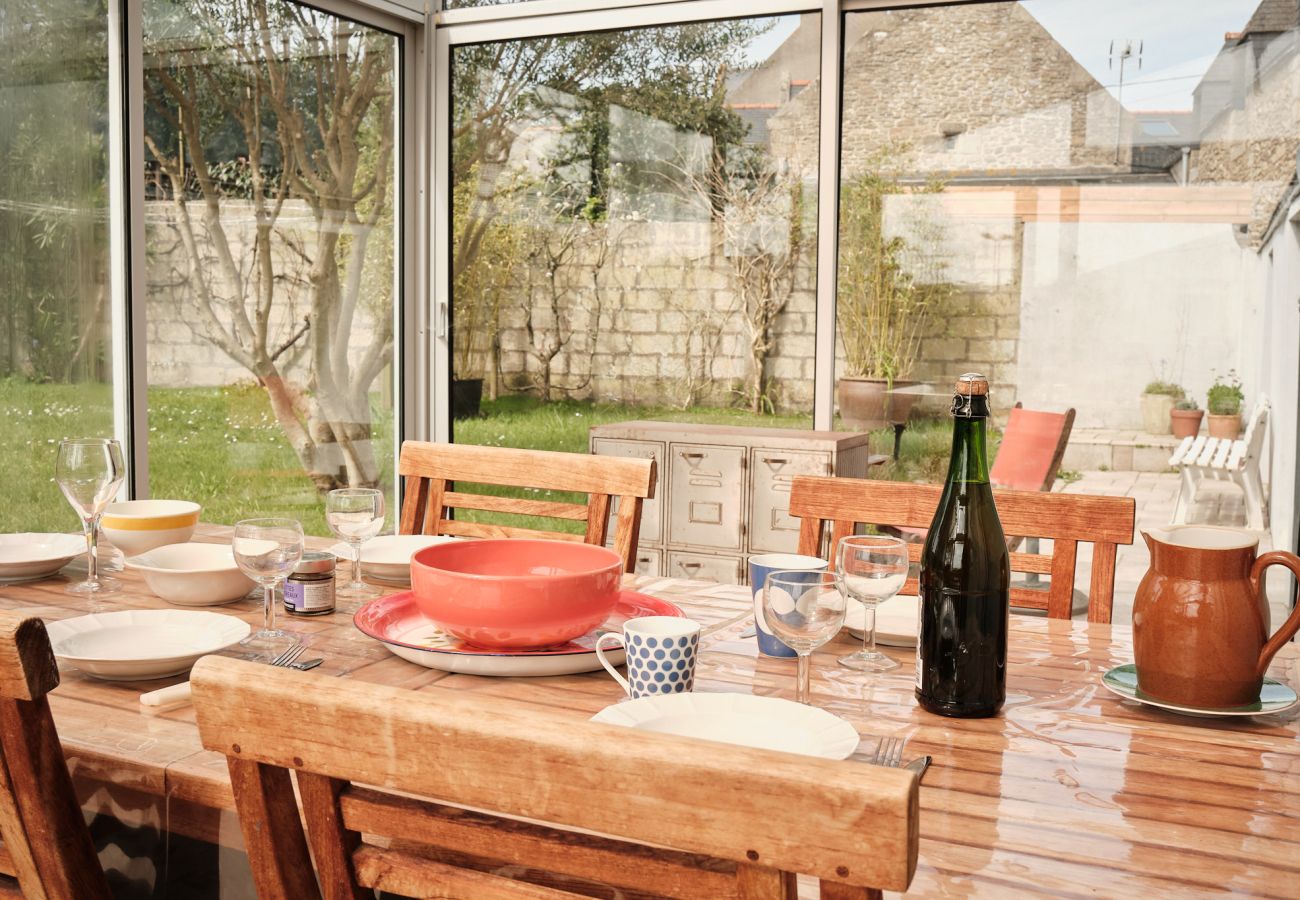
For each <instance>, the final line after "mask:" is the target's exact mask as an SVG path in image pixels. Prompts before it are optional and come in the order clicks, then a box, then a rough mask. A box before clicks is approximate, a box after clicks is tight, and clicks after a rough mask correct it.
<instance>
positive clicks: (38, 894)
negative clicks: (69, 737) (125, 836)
mask: <svg viewBox="0 0 1300 900" xmlns="http://www.w3.org/2000/svg"><path fill="white" fill-rule="evenodd" d="M58 684H59V670H58V665H57V663H56V662H55V660H54V651H53V650H52V649H51V647H50V639H49V635H48V634H47V633H46V631H45V623H44V622H42V621H41V620H40V619H38V618H35V617H33V616H30V615H28V614H25V613H23V612H22V611H17V610H4V611H0V836H2V837H3V839H4V850H5V856H6V860H5V862H6V864H7V866H6V870H7V871H9V872H11V873H12V874H14V875H15V876H16V877H17V879H18V883H19V885H20V887H21V888H22V892H23V895H24V896H25V897H29V898H33V900H101V898H103V900H107V898H108V897H109V896H110V894H109V890H108V883H107V881H106V880H105V878H104V873H103V871H102V870H101V869H100V866H99V859H98V857H97V855H96V853H95V847H94V844H93V843H92V842H91V839H90V832H89V831H88V830H87V829H86V823H85V819H84V818H83V817H82V814H81V807H80V805H79V804H78V803H77V797H76V794H75V792H74V791H73V788H72V779H71V777H70V776H69V775H68V768H67V763H66V762H65V760H64V757H63V745H62V744H61V743H60V741H59V735H58V732H57V731H56V730H55V727H54V718H53V716H52V715H51V714H50V706H49V701H48V700H47V699H46V694H47V693H49V692H50V691H51V690H53V689H54V688H55V687H57V686H58Z"/></svg>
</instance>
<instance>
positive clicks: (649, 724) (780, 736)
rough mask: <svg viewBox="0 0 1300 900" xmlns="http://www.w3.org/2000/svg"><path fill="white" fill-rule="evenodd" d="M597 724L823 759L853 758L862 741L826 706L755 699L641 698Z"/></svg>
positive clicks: (605, 712)
mask: <svg viewBox="0 0 1300 900" xmlns="http://www.w3.org/2000/svg"><path fill="white" fill-rule="evenodd" d="M591 721H593V722H604V723H605V724H607V725H623V726H626V727H628V728H638V729H641V730H642V731H656V732H659V733H661V734H675V735H678V736H680V737H691V738H697V739H699V740H705V741H718V742H720V743H724V744H739V745H741V746H743V747H755V748H758V749H760V750H780V751H782V752H785V753H797V754H799V755H801V756H818V757H821V758H823V759H848V758H849V757H850V756H852V755H853V752H854V751H855V750H857V749H858V742H859V740H860V737H859V735H858V730H857V729H856V728H854V727H853V725H852V724H850V723H849V722H848V721H846V720H844V719H841V718H840V717H839V716H837V715H834V714H833V713H829V712H827V711H826V710H824V709H821V708H820V707H816V706H808V705H805V704H803V703H795V702H793V701H791V700H783V699H782V698H780V697H756V696H754V695H753V694H701V693H693V694H661V695H656V696H653V697H641V698H638V699H636V700H625V701H623V702H622V703H615V704H614V705H613V706H607V707H605V708H604V709H602V710H601V711H600V712H598V713H596V714H595V715H594V716H592V717H591Z"/></svg>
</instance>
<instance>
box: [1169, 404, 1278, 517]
mask: <svg viewBox="0 0 1300 900" xmlns="http://www.w3.org/2000/svg"><path fill="white" fill-rule="evenodd" d="M1267 427H1268V400H1267V399H1265V398H1262V397H1261V398H1260V400H1259V402H1258V403H1256V404H1255V408H1254V409H1253V410H1252V411H1251V413H1250V421H1249V423H1247V425H1246V433H1245V434H1244V435H1243V436H1242V437H1241V438H1240V439H1239V440H1235V441H1234V440H1230V439H1228V438H1212V437H1206V436H1205V435H1197V436H1195V437H1189V438H1183V442H1182V443H1181V444H1179V445H1178V448H1177V449H1176V450H1174V455H1173V456H1171V457H1169V465H1171V466H1177V467H1178V468H1179V470H1180V472H1181V474H1182V483H1181V484H1180V485H1179V488H1178V499H1177V500H1176V501H1175V502H1174V518H1173V523H1174V524H1175V525H1182V524H1185V523H1186V522H1187V515H1188V512H1189V510H1190V509H1191V507H1192V504H1194V503H1195V502H1196V492H1197V489H1198V488H1199V487H1200V483H1201V480H1202V479H1204V478H1213V479H1216V480H1219V481H1232V482H1234V483H1236V484H1237V485H1238V486H1239V487H1240V488H1241V490H1242V493H1244V494H1245V502H1246V523H1247V525H1248V526H1249V527H1250V528H1252V529H1255V530H1257V531H1260V530H1263V528H1264V522H1265V512H1266V510H1267V506H1268V498H1267V497H1266V496H1265V494H1264V483H1263V480H1262V479H1261V477H1260V473H1259V460H1260V456H1261V455H1262V453H1263V449H1264V432H1265V430H1266V429H1267Z"/></svg>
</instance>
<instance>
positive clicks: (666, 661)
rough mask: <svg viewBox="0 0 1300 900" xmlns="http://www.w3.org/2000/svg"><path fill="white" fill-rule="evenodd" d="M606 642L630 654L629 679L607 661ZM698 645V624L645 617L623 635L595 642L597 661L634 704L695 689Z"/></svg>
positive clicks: (628, 625)
mask: <svg viewBox="0 0 1300 900" xmlns="http://www.w3.org/2000/svg"><path fill="white" fill-rule="evenodd" d="M606 641H616V642H618V643H619V644H621V645H622V646H623V648H624V649H625V650H626V651H627V678H624V677H623V676H622V675H620V674H618V671H617V670H616V669H615V668H614V666H613V665H611V664H610V661H609V660H608V659H606V658H605V642H606ZM699 645H700V623H699V622H692V621H691V620H690V619H680V618H678V617H676V616H643V617H642V618H639V619H628V620H627V621H626V622H624V623H623V633H622V634H619V633H618V632H617V631H611V632H609V633H608V634H602V635H601V636H600V638H599V639H598V640H597V641H596V657H597V658H598V659H599V660H600V664H601V665H602V666H604V667H605V668H606V669H607V670H608V671H609V674H611V675H613V676H614V679H615V680H616V681H617V682H618V683H619V684H621V685H623V690H625V691H627V695H628V696H629V697H631V698H632V699H634V700H635V699H636V698H637V697H649V696H653V695H655V694H681V693H685V692H686V691H689V690H691V689H692V688H693V687H695V656H696V651H697V650H698V649H699Z"/></svg>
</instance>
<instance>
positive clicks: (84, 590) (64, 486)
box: [54, 438, 126, 594]
mask: <svg viewBox="0 0 1300 900" xmlns="http://www.w3.org/2000/svg"><path fill="white" fill-rule="evenodd" d="M125 477H126V467H125V466H124V465H123V464H122V447H121V445H119V444H118V442H117V441H114V440H109V439H107V438H77V439H75V440H70V441H63V442H62V443H61V444H59V455H58V458H57V459H56V461H55V463H54V480H55V481H57V482H58V485H59V490H61V491H63V496H65V497H67V498H68V502H69V503H71V504H72V508H73V509H75V510H76V511H77V514H78V515H80V516H81V524H82V528H84V529H85V532H86V570H87V573H86V580H85V581H82V582H79V583H77V584H70V585H68V587H67V590H69V591H70V592H72V593H74V594H107V593H110V592H112V591H116V590H118V589H119V587H120V585H119V584H118V582H117V581H116V580H114V579H112V578H100V577H99V560H98V558H97V556H96V553H97V550H98V545H99V519H100V517H101V516H103V514H104V508H105V507H106V506H108V504H109V503H110V502H111V501H112V499H113V498H114V497H115V496H117V489H118V488H119V487H121V486H122V479H123V478H125Z"/></svg>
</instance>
